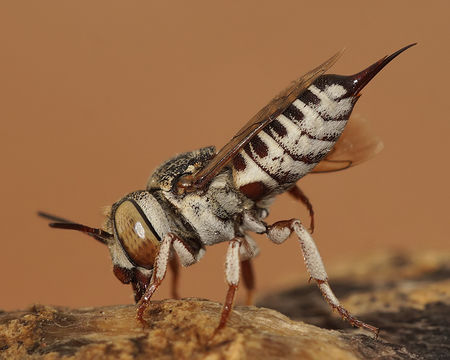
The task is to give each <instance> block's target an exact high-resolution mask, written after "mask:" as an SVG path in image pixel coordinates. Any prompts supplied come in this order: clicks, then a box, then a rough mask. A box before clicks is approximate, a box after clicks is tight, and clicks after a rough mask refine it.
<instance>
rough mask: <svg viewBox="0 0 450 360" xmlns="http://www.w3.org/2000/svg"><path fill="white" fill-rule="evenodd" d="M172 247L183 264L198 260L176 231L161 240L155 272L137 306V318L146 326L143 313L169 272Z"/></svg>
mask: <svg viewBox="0 0 450 360" xmlns="http://www.w3.org/2000/svg"><path fill="white" fill-rule="evenodd" d="M172 249H174V250H175V252H176V253H177V255H178V256H179V257H180V261H181V263H182V265H184V266H187V265H190V264H192V263H194V262H196V261H197V259H198V258H197V256H198V254H197V256H195V255H194V254H192V253H191V251H190V250H189V249H188V248H187V246H186V245H185V244H184V241H183V240H182V239H181V238H179V237H178V236H177V235H175V234H174V233H168V234H167V235H166V236H165V237H164V239H163V240H162V241H161V246H160V248H159V252H158V256H157V257H156V260H155V264H154V267H153V274H152V277H151V280H150V283H149V284H148V286H146V288H145V293H144V295H143V296H142V297H141V298H140V300H139V302H138V307H137V313H136V318H137V320H138V321H139V322H141V323H142V324H143V325H144V326H146V325H147V322H146V321H145V320H144V318H143V315H144V312H145V310H146V309H147V307H148V304H149V302H150V299H151V297H152V296H153V293H154V292H155V291H156V289H157V288H158V287H159V285H161V283H162V281H163V280H164V277H165V276H166V272H167V265H168V264H169V261H170V254H171V252H172Z"/></svg>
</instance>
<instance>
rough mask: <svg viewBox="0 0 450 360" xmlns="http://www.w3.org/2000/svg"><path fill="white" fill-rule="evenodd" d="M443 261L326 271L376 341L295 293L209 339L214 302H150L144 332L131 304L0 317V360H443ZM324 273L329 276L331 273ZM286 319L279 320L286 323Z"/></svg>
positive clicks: (447, 330) (392, 258)
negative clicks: (377, 333) (373, 331)
mask: <svg viewBox="0 0 450 360" xmlns="http://www.w3.org/2000/svg"><path fill="white" fill-rule="evenodd" d="M449 260H450V254H431V255H430V254H420V255H414V256H407V255H384V256H379V257H372V258H370V259H368V260H366V261H362V262H360V263H359V264H351V266H350V265H349V266H347V267H345V266H343V267H340V268H336V269H334V270H335V271H334V270H333V272H334V273H335V274H337V276H336V277H334V278H333V279H331V281H330V282H331V285H332V287H333V288H334V289H335V291H336V294H337V295H338V297H339V298H340V299H341V301H342V303H343V304H344V306H346V307H347V308H348V309H349V310H351V311H352V313H354V314H355V315H357V316H358V317H359V318H361V319H362V320H364V321H366V322H368V323H370V324H371V325H375V326H378V327H380V329H381V332H380V337H379V338H378V339H375V338H374V336H373V335H372V334H370V333H367V332H365V331H362V330H359V329H353V328H351V327H350V326H349V325H347V324H346V323H345V322H343V321H342V320H340V319H339V318H338V317H337V316H336V315H334V314H332V312H331V311H330V309H329V308H328V305H327V304H326V303H325V302H324V300H323V299H322V298H321V296H320V294H319V291H318V290H317V288H315V287H313V286H302V287H296V288H292V289H288V290H285V291H282V292H279V293H277V294H273V295H268V296H266V297H265V298H263V299H261V301H260V302H259V305H261V304H262V305H263V306H265V307H271V308H274V309H276V310H278V311H280V312H278V311H276V310H271V309H267V308H262V307H255V306H250V307H248V306H237V307H235V309H234V311H233V313H232V316H231V318H230V321H229V324H228V326H227V327H226V328H225V329H224V330H222V331H221V332H219V333H218V334H217V335H216V336H214V337H212V334H213V332H214V329H215V327H216V326H217V324H218V321H219V316H220V311H221V304H219V303H215V302H211V301H208V300H202V299H183V300H164V301H154V302H152V304H151V306H150V308H149V310H148V312H147V313H146V315H145V317H146V319H147V321H148V322H149V324H150V325H149V327H148V328H146V329H143V328H142V326H141V325H139V324H138V323H137V322H136V320H135V307H134V306H133V305H126V306H111V307H102V308H85V309H68V308H60V307H51V306H44V305H35V306H33V307H31V308H29V309H27V310H24V311H12V312H0V358H1V359H52V360H53V359H150V358H151V359H208V360H216V359H448V358H450V345H449V344H450V326H449V325H450V261H449ZM330 273H331V271H330ZM281 313H284V314H286V315H287V316H289V317H287V316H286V315H283V314H281Z"/></svg>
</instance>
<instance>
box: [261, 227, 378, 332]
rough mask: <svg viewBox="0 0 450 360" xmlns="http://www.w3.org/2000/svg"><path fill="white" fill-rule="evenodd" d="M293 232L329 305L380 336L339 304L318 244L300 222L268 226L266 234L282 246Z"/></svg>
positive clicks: (310, 272)
mask: <svg viewBox="0 0 450 360" xmlns="http://www.w3.org/2000/svg"><path fill="white" fill-rule="evenodd" d="M293 232H294V233H295V234H296V235H297V237H298V239H299V241H300V246H301V249H302V253H303V259H304V261H305V265H306V269H307V270H308V273H309V275H310V278H311V279H312V280H314V281H315V282H316V283H317V285H318V287H319V289H320V292H321V293H322V296H323V297H324V298H325V300H326V301H327V302H328V304H329V305H330V306H331V307H332V308H333V309H335V310H336V311H337V312H338V313H339V315H341V317H342V318H343V319H344V320H346V321H348V322H349V323H350V324H351V325H353V326H357V327H359V328H364V329H367V330H369V331H371V332H373V333H374V334H375V335H376V336H378V332H379V329H378V328H376V327H374V326H372V325H369V324H366V323H364V322H362V321H360V320H358V319H356V318H355V317H353V316H352V315H351V314H350V313H349V312H348V311H347V310H346V309H345V308H344V307H342V305H341V304H340V303H339V300H338V299H337V298H336V296H335V295H334V293H333V291H332V290H331V288H330V285H329V284H328V275H327V273H326V271H325V267H324V265H323V262H322V258H321V257H320V254H319V251H318V250H317V247H316V244H315V242H314V240H313V238H312V237H311V235H310V234H309V232H308V231H307V230H306V229H305V228H304V227H303V225H302V224H301V222H300V220H296V219H292V220H285V221H278V222H276V223H275V224H273V225H271V226H268V227H267V232H266V233H267V237H268V238H269V239H270V240H271V241H273V242H274V243H276V244H281V243H282V242H284V241H285V240H286V239H287V238H288V237H289V236H290V235H291V234H292V233H293Z"/></svg>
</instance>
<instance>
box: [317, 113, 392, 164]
mask: <svg viewBox="0 0 450 360" xmlns="http://www.w3.org/2000/svg"><path fill="white" fill-rule="evenodd" d="M382 149H383V142H382V141H381V139H380V138H379V137H378V136H376V135H375V134H374V133H373V131H372V129H371V126H370V124H369V122H368V121H367V120H366V119H364V118H363V117H361V116H359V115H353V116H352V117H351V118H350V120H349V121H348V122H347V125H346V127H345V130H344V132H343V133H342V135H341V137H340V138H339V140H338V141H337V142H336V144H335V145H334V147H333V149H332V150H331V151H330V152H329V153H328V155H327V156H326V157H325V158H324V159H323V160H322V161H321V162H320V163H319V164H318V165H317V166H316V167H315V168H314V169H313V170H312V173H324V172H334V171H340V170H344V169H347V168H349V167H351V166H355V165H357V164H360V163H362V162H364V161H366V160H369V159H370V158H372V157H373V156H375V155H376V154H378V153H379V152H380V151H381V150H382Z"/></svg>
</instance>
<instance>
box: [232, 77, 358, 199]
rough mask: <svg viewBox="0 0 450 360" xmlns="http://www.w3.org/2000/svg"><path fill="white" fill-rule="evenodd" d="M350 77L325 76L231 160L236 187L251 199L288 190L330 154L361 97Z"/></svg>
mask: <svg viewBox="0 0 450 360" xmlns="http://www.w3.org/2000/svg"><path fill="white" fill-rule="evenodd" d="M348 79H349V77H342V76H337V75H323V76H321V77H319V78H318V79H317V80H316V81H315V82H314V83H313V85H311V86H310V87H309V88H308V89H307V90H306V91H304V92H303V93H302V94H301V95H300V96H299V97H298V98H297V99H296V100H295V101H294V102H293V103H292V104H291V105H290V106H289V107H288V108H287V109H286V110H285V111H284V112H283V113H282V114H281V115H279V116H278V117H277V118H276V119H275V120H273V121H272V122H271V123H270V124H268V125H267V126H266V127H264V128H263V129H262V130H261V131H260V132H259V133H258V134H257V135H255V137H254V138H252V140H251V141H250V142H249V143H248V144H247V145H245V146H244V147H243V148H242V149H241V150H240V151H239V153H238V154H237V155H236V156H235V157H234V158H233V163H232V167H233V178H234V182H235V184H236V187H237V188H238V189H240V190H241V191H242V192H243V193H244V194H245V195H247V196H248V197H249V198H251V199H253V200H260V199H263V198H266V197H269V196H273V195H276V194H279V193H281V192H283V191H285V190H286V189H287V188H289V187H290V186H292V185H293V184H294V183H295V182H297V181H298V180H299V179H300V178H301V177H303V176H305V175H306V174H307V173H309V172H310V171H311V170H312V169H313V168H314V167H315V166H316V165H317V164H318V163H319V162H320V161H321V160H322V159H323V158H324V157H325V156H326V155H327V154H328V152H329V151H330V150H331V149H332V147H333V145H334V144H335V143H336V141H337V140H338V138H339V136H340V135H341V133H342V131H343V130H344V127H345V124H346V123H347V120H348V118H349V116H350V114H351V111H352V109H353V106H354V104H355V102H356V100H357V98H358V96H352V94H351V92H350V91H349V89H348V87H349V86H351V83H350V82H349V81H348Z"/></svg>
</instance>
